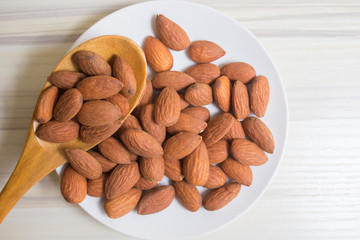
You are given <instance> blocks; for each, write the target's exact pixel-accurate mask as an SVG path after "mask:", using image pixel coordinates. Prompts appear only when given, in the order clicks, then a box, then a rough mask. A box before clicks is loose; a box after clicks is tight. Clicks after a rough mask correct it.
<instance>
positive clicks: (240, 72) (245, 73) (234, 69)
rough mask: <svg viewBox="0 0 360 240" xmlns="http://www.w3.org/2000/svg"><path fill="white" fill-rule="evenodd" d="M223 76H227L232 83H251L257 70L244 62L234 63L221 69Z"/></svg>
mask: <svg viewBox="0 0 360 240" xmlns="http://www.w3.org/2000/svg"><path fill="white" fill-rule="evenodd" d="M220 71H221V75H225V76H227V77H228V78H229V79H230V80H232V81H240V82H242V83H247V82H249V81H250V80H251V79H252V78H253V77H255V76H256V72H255V69H254V68H253V67H252V66H251V65H249V64H247V63H244V62H232V63H228V64H226V65H224V66H223V67H222V68H221V69H220Z"/></svg>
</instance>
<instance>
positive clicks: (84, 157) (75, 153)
mask: <svg viewBox="0 0 360 240" xmlns="http://www.w3.org/2000/svg"><path fill="white" fill-rule="evenodd" d="M65 155H66V158H67V160H68V161H69V163H70V165H71V166H72V167H73V168H74V169H75V170H76V171H77V172H78V173H80V174H81V175H83V176H84V177H86V178H87V179H97V178H99V177H100V176H101V174H102V168H101V165H100V163H99V162H98V161H96V159H95V158H93V157H92V156H91V155H90V154H89V153H87V152H85V151H83V150H81V149H77V148H67V149H65Z"/></svg>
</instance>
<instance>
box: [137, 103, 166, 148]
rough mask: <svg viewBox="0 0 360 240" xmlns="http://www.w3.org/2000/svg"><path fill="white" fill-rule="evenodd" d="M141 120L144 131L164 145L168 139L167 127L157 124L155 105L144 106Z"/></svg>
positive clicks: (140, 116) (140, 115)
mask: <svg viewBox="0 0 360 240" xmlns="http://www.w3.org/2000/svg"><path fill="white" fill-rule="evenodd" d="M139 118H140V121H141V124H142V126H143V128H144V130H145V131H146V132H148V133H149V134H150V135H151V136H153V137H154V138H155V139H156V140H158V141H159V143H160V144H162V143H163V142H164V140H165V137H166V127H165V126H162V125H159V124H157V123H156V122H155V119H154V104H148V105H145V106H143V108H142V110H141V112H140V114H139Z"/></svg>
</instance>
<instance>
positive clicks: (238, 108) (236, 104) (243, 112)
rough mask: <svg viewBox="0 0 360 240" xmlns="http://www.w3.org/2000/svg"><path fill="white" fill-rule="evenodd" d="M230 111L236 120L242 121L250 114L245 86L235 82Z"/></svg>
mask: <svg viewBox="0 0 360 240" xmlns="http://www.w3.org/2000/svg"><path fill="white" fill-rule="evenodd" d="M231 102H232V109H233V113H234V116H235V118H236V119H237V120H244V119H245V118H246V117H247V116H249V114H250V105H249V95H248V91H247V88H246V86H245V85H244V84H243V83H242V82H240V81H236V82H235V83H234V86H233V88H232V95H231Z"/></svg>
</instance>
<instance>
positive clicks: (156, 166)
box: [139, 157, 165, 181]
mask: <svg viewBox="0 0 360 240" xmlns="http://www.w3.org/2000/svg"><path fill="white" fill-rule="evenodd" d="M139 168H140V173H141V176H143V177H144V178H147V179H151V180H153V181H161V179H163V177H164V173H165V164H164V159H163V158H162V157H141V158H140V161H139Z"/></svg>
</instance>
